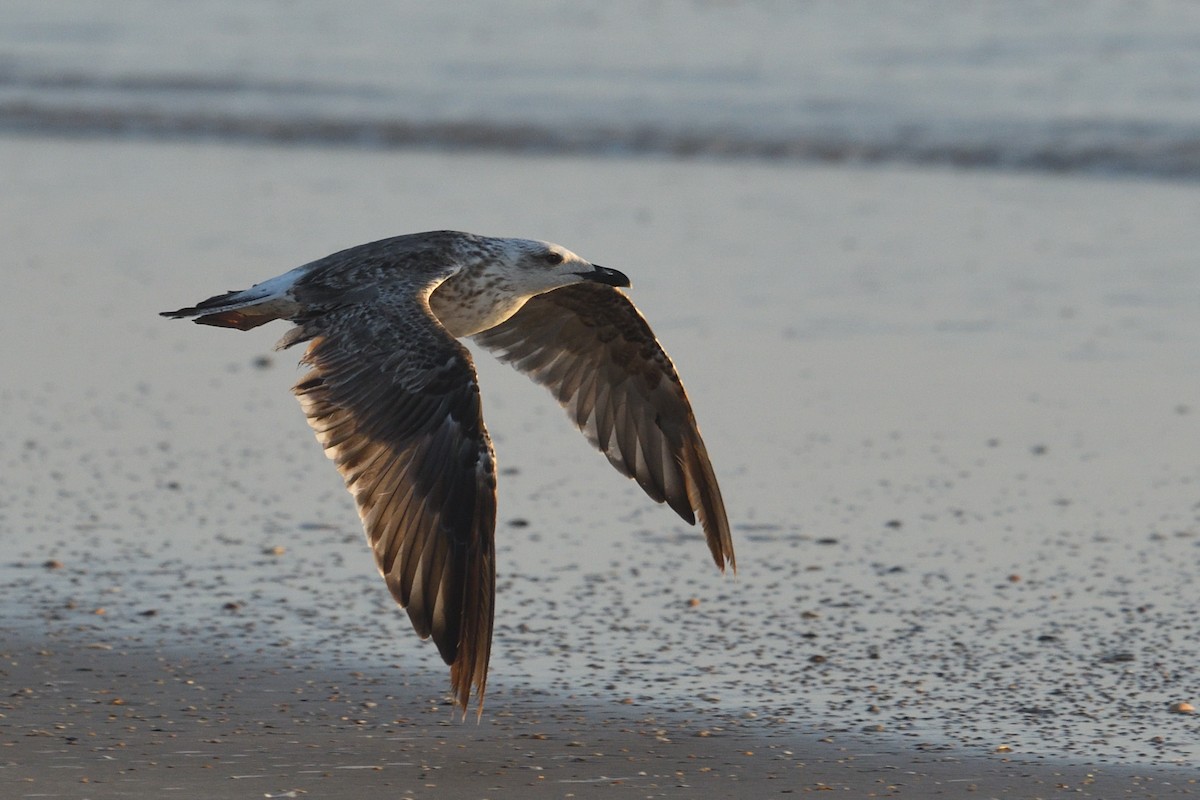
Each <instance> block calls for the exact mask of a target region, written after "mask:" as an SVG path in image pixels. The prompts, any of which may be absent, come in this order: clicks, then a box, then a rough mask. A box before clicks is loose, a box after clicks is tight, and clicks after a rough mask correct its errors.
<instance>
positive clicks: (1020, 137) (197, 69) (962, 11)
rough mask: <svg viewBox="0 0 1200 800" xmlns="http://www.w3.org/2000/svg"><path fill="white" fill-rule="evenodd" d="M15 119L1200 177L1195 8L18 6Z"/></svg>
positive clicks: (4, 62) (317, 138)
mask: <svg viewBox="0 0 1200 800" xmlns="http://www.w3.org/2000/svg"><path fill="white" fill-rule="evenodd" d="M2 14H3V24H2V25H0V130H8V131H14V130H19V131H24V132H45V133H56V134H76V135H89V136H106V135H112V134H126V135H138V136H151V137H170V138H200V137H203V138H221V139H234V140H266V141H271V142H278V143H287V142H324V143H335V144H338V145H342V146H353V147H366V148H377V147H397V146H422V147H441V148H471V149H480V150H517V151H526V152H564V151H565V152H576V153H624V154H630V153H635V154H647V155H711V156H728V155H748V156H754V157H758V158H762V159H769V160H779V159H784V160H786V159H816V160H822V161H898V162H922V163H935V164H954V165H969V166H991V167H997V168H1005V169H1007V168H1024V169H1038V170H1052V171H1062V170H1089V171H1107V172H1123V173H1134V174H1144V175H1161V176H1171V177H1195V176H1197V174H1200V81H1197V80H1196V76H1197V75H1198V74H1200V6H1198V5H1197V4H1195V3H1191V2H1171V1H1170V0H1162V1H1161V2H1145V1H1142V2H1139V1H1137V0H1086V1H1083V0H1077V1H1075V2H1059V3H1044V2H1032V1H1023V0H1018V1H1016V2H1004V3H954V2H944V1H939V0H912V2H887V3H877V2H790V1H789V0H741V1H737V0H728V1H724V2H722V1H721V0H606V1H605V2H598V1H597V0H583V1H581V2H571V3H552V4H547V3H541V2H533V1H531V0H507V1H506V2H486V1H484V0H467V1H465V2H456V3H421V2H391V1H390V0H347V1H346V2H341V3H338V4H336V5H334V4H330V3H326V2H320V0H255V1H254V2H234V1H232V0H225V1H224V2H222V1H221V0H208V1H206V2H199V3H183V2H159V1H158V0H128V1H127V2H121V3H106V2H99V1H98V0H58V1H57V2H54V3H46V2H40V0H8V1H7V2H6V3H5V4H4V10H3V12H2Z"/></svg>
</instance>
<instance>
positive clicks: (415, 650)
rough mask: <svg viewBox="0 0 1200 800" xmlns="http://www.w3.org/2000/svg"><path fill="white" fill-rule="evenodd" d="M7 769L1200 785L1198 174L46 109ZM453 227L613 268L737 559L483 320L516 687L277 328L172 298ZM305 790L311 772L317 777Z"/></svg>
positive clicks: (11, 303)
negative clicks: (59, 126) (727, 560)
mask: <svg viewBox="0 0 1200 800" xmlns="http://www.w3.org/2000/svg"><path fill="white" fill-rule="evenodd" d="M0 156H2V158H3V162H4V165H5V167H4V171H5V175H6V183H7V185H8V186H9V189H10V190H9V191H7V192H5V193H3V196H0V219H2V220H3V223H2V224H3V232H4V238H5V241H6V243H7V252H8V255H7V256H6V259H5V263H6V267H5V270H4V279H5V283H6V291H4V292H3V293H0V319H2V320H3V323H0V324H2V325H3V330H4V332H5V333H6V341H7V342H8V348H7V355H6V357H5V376H6V378H5V381H4V383H3V385H2V386H0V401H2V402H3V406H4V408H5V412H6V413H5V415H4V422H3V425H4V429H3V430H4V434H5V435H4V436H3V437H2V443H0V472H2V474H3V475H4V476H5V480H4V481H3V483H2V484H0V544H2V546H3V551H4V554H5V555H4V558H3V559H2V563H0V595H2V596H3V598H4V605H5V623H4V626H3V631H2V634H3V638H2V639H0V654H2V655H3V663H2V664H0V667H2V670H3V672H2V674H3V676H4V686H5V692H4V694H5V695H6V697H5V699H4V700H3V702H2V708H0V713H3V715H4V716H3V718H2V720H0V721H2V722H3V725H2V727H0V731H2V732H0V744H2V745H3V749H2V750H0V780H2V781H3V782H4V783H5V785H6V786H9V787H17V793H16V794H13V795H12V796H14V797H94V798H101V797H145V796H150V795H152V794H165V793H168V792H180V793H187V794H202V795H204V796H209V797H263V796H275V797H279V796H300V795H301V794H303V793H307V794H308V795H310V796H318V797H343V796H347V797H348V796H352V795H354V796H360V795H362V794H363V793H367V794H368V795H372V794H373V793H382V792H387V793H388V794H389V795H394V796H413V797H426V796H445V797H480V798H483V797H515V796H521V795H532V796H538V797H542V796H545V797H591V796H599V795H607V794H612V793H619V794H621V795H622V796H639V797H659V796H677V797H692V796H697V795H698V794H699V793H700V792H708V793H713V794H717V795H721V796H743V797H760V796H773V795H775V794H785V793H803V792H809V791H819V790H824V789H833V790H845V791H850V792H852V793H853V796H908V797H927V796H968V794H969V796H973V797H989V796H996V797H1035V796H1052V795H1058V794H1066V793H1068V792H1069V793H1072V794H1077V795H1081V796H1091V797H1118V796H1120V797H1125V796H1128V797H1169V796H1181V795H1188V794H1195V793H1197V792H1200V787H1198V786H1197V784H1196V777H1197V776H1196V772H1195V770H1194V765H1195V761H1196V757H1197V754H1198V753H1200V746H1198V744H1197V742H1200V738H1198V736H1197V734H1198V732H1200V729H1198V727H1197V726H1198V723H1197V718H1196V716H1195V715H1190V714H1179V713H1172V711H1171V707H1172V704H1174V703H1179V702H1188V703H1192V704H1196V703H1197V701H1198V700H1200V694H1198V692H1197V685H1196V682H1195V677H1194V668H1193V667H1194V665H1195V664H1196V663H1197V661H1198V658H1200V653H1197V648H1198V645H1197V641H1198V638H1197V636H1196V633H1197V630H1196V620H1195V615H1194V596H1195V593H1194V573H1195V570H1196V565H1197V561H1198V558H1200V551H1198V550H1197V541H1198V539H1197V535H1198V530H1197V486H1198V485H1200V467H1198V466H1197V461H1196V458H1195V454H1196V452H1197V451H1198V449H1200V448H1198V447H1197V445H1198V444H1200V427H1198V426H1200V423H1198V419H1200V417H1198V416H1197V413H1196V403H1197V400H1196V384H1195V375H1196V374H1197V367H1198V366H1200V347H1198V346H1197V344H1196V342H1198V341H1200V316H1198V315H1196V314H1195V313H1194V308H1195V304H1196V301H1197V299H1198V298H1200V271H1197V270H1196V269H1195V267H1194V254H1195V253H1196V252H1200V233H1198V232H1197V228H1196V226H1195V225H1194V220H1195V219H1196V218H1197V216H1198V214H1200V193H1198V192H1197V191H1196V190H1195V188H1194V187H1192V186H1190V185H1178V184H1170V183H1161V182H1153V181H1144V180H1142V181H1139V180H1126V179H1112V178H1087V177H1079V178H1064V177H1055V178H1049V177H1046V176H1039V175H1020V174H1009V175H1001V174H992V173H983V172H978V173H956V172H951V171H944V170H920V169H911V168H886V169H885V168H874V169H867V168H849V167H839V168H826V167H813V166H803V165H771V164H762V163H756V162H725V163H720V162H703V161H651V160H645V159H637V158H630V159H622V158H615V157H614V158H601V159H587V158H565V157H514V156H488V155H482V154H479V155H471V154H463V153H456V154H433V153H420V152H380V151H343V150H337V149H323V148H304V147H295V148H265V147H256V146H245V145H232V144H226V145H221V144H186V143H176V144H166V143H154V142H146V141H137V140H129V141H120V142H111V141H101V140H87V139H46V138H32V137H28V138H21V137H8V138H4V139H0ZM442 227H455V228H462V229H467V230H475V231H478V232H482V233H492V234H498V235H524V236H535V237H538V238H545V239H551V240H557V241H560V242H562V243H564V244H565V245H567V246H568V247H570V248H572V249H573V250H575V251H577V252H579V253H580V254H582V255H584V257H586V258H590V259H593V260H595V261H596V262H597V263H602V264H606V265H610V266H613V267H617V268H620V269H621V270H623V271H625V272H626V273H628V274H629V275H630V276H631V278H632V279H633V289H632V290H631V292H632V294H633V296H634V297H635V299H636V301H637V303H638V304H639V306H640V307H641V308H642V309H643V311H644V312H645V313H646V315H647V317H648V318H649V319H650V320H651V322H652V323H653V324H654V326H655V328H656V330H657V332H658V334H659V336H660V337H661V338H662V340H663V341H664V342H665V344H666V346H667V348H668V350H669V351H670V352H671V354H672V355H673V357H674V358H675V360H676V363H677V364H678V366H679V369H680V371H681V373H682V374H683V376H684V379H685V381H686V382H687V384H688V387H689V389H690V391H691V393H692V396H693V400H694V403H695V406H696V411H697V414H698V416H699V419H700V423H701V427H702V429H703V430H704V432H705V437H706V440H707V441H708V444H709V449H710V451H711V454H712V456H713V459H714V463H715V464H716V465H717V468H718V471H719V474H720V475H721V479H722V485H723V488H724V490H725V494H726V499H727V502H728V504H729V508H730V516H731V519H732V520H733V522H734V530H735V536H736V540H737V547H738V564H739V572H738V574H737V576H736V577H731V576H727V577H724V578H722V577H721V576H720V575H719V574H717V573H716V571H715V569H713V567H712V564H711V562H710V561H709V559H708V556H707V553H706V552H705V548H704V545H703V542H702V540H701V539H700V537H699V535H698V534H697V533H696V531H694V530H693V529H690V528H688V527H687V526H685V525H683V524H681V523H679V522H678V520H676V519H675V518H674V517H673V516H672V515H671V514H670V513H669V512H668V511H667V510H666V509H663V508H661V507H656V506H654V505H653V504H652V503H649V502H648V501H646V500H645V499H644V498H643V497H642V496H641V495H640V494H639V492H638V491H637V488H636V486H633V485H630V483H629V482H627V481H625V480H623V479H621V478H620V477H619V476H617V475H615V474H612V473H611V470H610V468H609V467H608V465H607V464H605V463H604V462H603V459H602V458H600V457H598V456H595V454H593V453H591V452H590V451H589V448H588V447H587V445H586V443H585V442H584V441H583V440H582V439H580V437H579V436H578V434H577V433H576V432H575V431H573V430H572V429H571V428H570V426H569V425H568V424H567V422H566V421H565V419H564V418H563V416H562V413H561V411H559V409H558V408H557V407H556V406H555V405H554V403H553V402H552V401H551V400H550V398H548V397H546V396H543V392H542V390H540V389H539V388H538V387H536V386H533V385H532V384H529V383H528V382H527V381H526V380H525V379H524V378H523V377H522V376H520V375H518V374H516V373H515V372H513V371H511V370H509V369H508V368H507V367H504V366H503V365H499V364H497V363H495V362H493V361H491V360H490V359H489V358H488V357H487V356H486V355H482V356H480V358H479V359H478V361H479V372H480V380H481V384H482V386H483V387H484V402H485V410H486V415H487V419H488V423H489V426H490V427H491V430H492V433H493V436H494V437H495V439H496V447H497V452H498V458H499V462H500V467H501V470H502V484H501V493H500V520H501V523H500V527H499V530H498V532H497V539H498V558H499V564H498V571H499V575H500V588H499V597H498V604H499V605H498V611H497V633H496V643H495V651H494V655H493V662H492V672H491V680H490V683H489V694H488V701H487V707H486V710H485V713H484V715H483V718H482V720H481V721H480V722H479V723H478V724H476V723H475V722H474V721H473V720H469V721H467V722H465V723H464V722H460V721H458V720H457V718H456V717H454V716H453V715H452V713H451V711H450V709H449V707H448V705H447V704H446V702H445V698H444V692H445V690H446V684H447V680H446V671H445V668H444V666H443V665H442V664H441V662H440V660H439V659H438V658H437V657H436V653H435V652H434V649H433V648H432V646H430V645H428V644H427V643H421V642H420V641H418V640H417V638H416V637H415V636H414V635H413V634H412V631H411V629H410V628H409V626H408V623H407V620H406V619H405V618H404V615H403V613H402V612H400V611H398V610H396V609H395V608H394V606H393V604H392V602H391V600H390V598H389V597H388V596H387V592H386V591H385V590H384V587H383V586H382V584H381V582H380V581H379V579H378V577H377V575H376V574H375V571H374V568H373V565H372V564H371V562H370V554H369V552H368V551H367V548H366V547H365V546H364V544H363V542H362V534H361V531H360V529H359V527H358V521H357V517H356V515H355V513H354V511H353V508H352V504H351V501H350V498H349V496H348V495H346V493H345V491H344V490H343V488H342V486H341V483H340V479H339V478H338V476H337V475H336V473H335V471H334V470H333V469H332V468H331V467H330V465H329V464H328V463H327V462H326V460H325V458H324V457H323V455H322V454H321V452H320V449H319V448H318V447H317V445H316V444H315V442H314V441H313V439H312V436H311V434H310V433H309V431H308V429H307V427H306V426H305V424H304V421H303V419H302V415H301V414H300V412H299V410H298V408H296V405H295V401H294V400H293V398H292V397H291V396H290V395H289V392H288V391H287V390H288V387H289V386H290V384H291V383H292V382H293V381H294V380H295V378H296V376H297V374H298V372H297V370H296V369H295V366H294V365H295V358H294V356H293V354H292V353H282V354H280V353H274V352H272V350H271V347H272V344H273V342H274V341H275V339H276V338H277V337H278V336H279V335H280V334H281V333H282V331H283V329H284V328H283V326H279V327H278V328H275V327H271V328H267V329H262V330H256V331H253V332H250V333H245V334H239V333H236V332H232V331H222V330H212V329H202V328H198V327H195V326H192V325H188V324H184V323H171V322H169V321H166V320H162V319H160V318H159V317H158V316H157V312H158V311H161V310H164V309H170V308H175V307H178V306H179V305H182V304H185V303H189V302H193V301H195V300H197V299H201V298H203V297H206V296H208V295H209V294H212V293H213V292H216V291H221V290H224V289H232V288H241V287H244V286H247V285H249V284H250V283H253V282H255V281H258V280H261V279H263V278H265V277H269V276H271V275H274V274H277V273H279V272H282V271H284V270H286V269H289V268H291V267H292V266H295V265H298V264H300V263H304V262H305V261H308V260H311V259H313V258H316V257H319V256H321V255H324V254H326V253H328V252H332V251H333V250H336V249H339V248H341V247H344V246H347V245H350V244H355V243H358V242H363V241H368V240H371V239H376V238H381V237H383V236H387V235H391V234H395V233H399V232H404V231H416V230H423V229H433V228H442ZM289 793H291V794H289Z"/></svg>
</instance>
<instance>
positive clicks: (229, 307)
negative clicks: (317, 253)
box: [162, 269, 303, 331]
mask: <svg viewBox="0 0 1200 800" xmlns="http://www.w3.org/2000/svg"><path fill="white" fill-rule="evenodd" d="M302 274H303V273H302V272H301V271H300V269H295V270H292V271H291V272H287V273H284V274H283V275H279V276H278V277H275V278H271V279H270V280H266V281H263V282H262V283H258V284H255V285H254V286H251V287H250V288H249V289H242V290H241V291H237V292H226V293H225V294H219V295H216V296H215V297H210V298H208V299H207V300H205V301H203V302H201V303H197V304H196V305H194V306H189V307H187V308H181V309H178V310H176V311H163V312H162V316H164V317H171V318H172V319H182V318H184V317H195V319H193V320H192V321H193V322H195V323H197V324H199V325H215V326H217V327H218V328H237V329H238V330H240V331H248V330H250V329H251V328H257V327H258V326H259V325H265V324H266V323H268V322H271V321H272V320H277V319H289V318H291V317H292V316H293V315H295V314H296V312H298V311H299V310H300V305H299V303H297V302H296V299H295V298H294V297H293V296H292V291H291V290H292V287H293V286H294V285H295V283H296V280H297V279H298V278H300V277H301V275H302Z"/></svg>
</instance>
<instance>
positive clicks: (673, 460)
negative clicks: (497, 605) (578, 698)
mask: <svg viewBox="0 0 1200 800" xmlns="http://www.w3.org/2000/svg"><path fill="white" fill-rule="evenodd" d="M628 285H629V283H628V279H626V278H625V276H624V275H622V274H621V273H619V272H616V271H615V270H609V269H606V268H604V267H597V266H595V265H593V264H590V263H588V262H586V261H584V260H583V259H581V258H579V257H578V256H576V255H575V254H574V253H571V252H570V251H568V250H565V249H564V248H562V247H559V246H558V245H553V244H549V243H547V242H537V241H532V240H524V239H499V238H491V237H482V236H476V235H473V234H468V233H461V232H456V231H432V232H428V233H418V234H410V235H407V236H398V237H394V238H391V239H384V240H382V241H378V242H372V243H370V244H364V245H360V246H358V247H352V248H350V249H348V250H343V251H341V252H338V253H334V254H333V255H330V256H327V257H325V258H323V259H320V260H318V261H314V262H312V263H310V264H306V265H304V266H302V267H298V268H296V269H294V270H292V271H290V272H287V273H285V274H283V275H280V276H278V277H276V278H272V279H270V280H267V281H264V282H263V283H261V284H256V285H255V286H253V287H251V288H250V289H247V290H244V291H240V292H229V293H226V294H223V295H218V296H216V297H212V298H210V299H208V300H205V301H204V302H202V303H199V304H198V305H196V306H194V307H189V308H182V309H179V310H178V311H172V312H165V313H164V316H169V317H176V318H178V317H194V318H195V321H196V322H198V323H202V324H207V325H216V326H220V327H232V328H238V329H241V330H246V329H249V328H253V327H257V326H258V325H261V324H264V323H266V322H270V321H271V320H274V319H289V320H291V321H292V322H294V323H295V324H296V327H294V328H292V329H291V330H290V331H288V332H287V333H286V334H285V335H284V337H283V338H282V339H281V340H280V342H279V347H290V346H292V345H294V344H298V343H301V342H308V343H309V344H308V349H307V350H306V352H305V354H304V356H303V358H302V362H303V363H305V364H307V365H308V366H310V367H311V368H312V369H311V371H309V372H308V374H307V375H305V376H304V377H303V378H301V380H300V381H299V382H298V383H297V384H296V385H295V387H293V392H294V393H295V394H296V396H297V398H298V399H299V400H300V404H301V407H302V408H303V410H304V413H305V415H306V417H307V418H308V421H309V424H310V425H311V426H312V428H313V430H314V432H315V433H316V436H317V439H318V441H320V442H321V444H322V446H323V447H324V448H325V452H326V455H328V456H329V457H330V458H331V459H333V461H334V462H335V463H336V464H337V467H338V470H339V471H340V472H341V474H342V477H343V478H344V480H345V482H346V486H347V488H348V489H349V490H350V491H351V493H352V494H353V495H354V499H355V502H356V504H357V506H358V510H359V515H360V517H361V518H362V522H363V526H364V529H365V531H366V534H367V538H368V541H369V542H370V544H371V546H372V548H373V550H374V552H375V558H376V563H377V564H378V566H379V570H380V572H381V573H382V575H383V576H384V579H385V581H386V582H387V585H388V588H389V589H390V590H391V592H392V595H393V596H394V597H395V599H396V601H397V602H398V603H399V604H400V605H401V606H403V607H404V608H405V609H406V610H407V611H408V615H409V618H410V619H411V620H412V624H413V627H414V628H415V629H416V631H417V633H418V634H420V635H421V637H422V638H424V637H432V638H433V640H434V642H435V643H436V644H437V647H438V650H439V652H440V653H441V655H442V658H443V659H444V660H445V661H446V663H447V664H449V665H450V668H451V688H452V692H453V695H454V698H455V702H456V703H457V704H458V705H459V706H461V707H462V708H463V709H464V710H465V709H466V707H467V705H468V703H469V701H470V696H471V694H472V692H474V693H475V694H476V696H477V697H478V699H479V702H480V709H481V710H482V702H483V695H484V691H485V688H486V683H487V671H488V658H489V654H490V651H491V638H492V621H493V608H494V596H495V569H496V567H495V547H494V531H495V521H496V519H495V518H496V468H495V457H494V454H493V451H492V444H491V439H490V437H489V436H488V433H487V428H486V427H485V426H484V423H483V417H482V413H481V407H480V400H479V387H478V385H477V382H476V376H475V369H474V364H473V362H472V360H471V356H470V354H469V352H468V351H467V350H466V348H464V347H463V346H462V345H461V344H460V343H459V342H458V341H456V339H457V338H461V337H464V336H472V337H473V338H474V339H475V341H476V342H478V343H479V344H481V345H482V346H484V347H486V348H488V349H489V350H492V351H493V352H494V353H495V354H496V355H497V356H498V357H499V358H501V359H503V360H505V361H508V362H509V363H511V364H512V365H513V366H514V367H516V368H517V369H518V370H521V371H523V372H525V373H527V374H528V375H529V376H530V377H531V378H532V379H533V380H535V381H537V382H538V383H541V384H542V385H544V386H546V387H547V388H548V389H550V391H551V392H552V393H553V394H554V395H555V396H556V397H557V398H558V400H559V402H561V403H562V404H563V406H564V407H565V408H566V409H567V411H568V413H569V414H570V416H571V418H572V419H573V420H574V421H575V423H576V424H577V425H578V426H579V428H580V429H581V430H582V431H583V433H584V434H585V435H586V436H587V438H588V440H589V441H591V442H592V444H593V445H595V446H596V447H597V448H599V449H600V450H601V451H602V452H603V453H604V454H605V455H606V456H607V457H608V459H609V461H610V462H611V463H612V464H613V466H614V467H616V468H617V470H619V471H620V472H621V473H622V474H624V475H627V476H629V477H632V478H634V479H635V480H637V482H638V484H639V485H640V486H641V487H642V488H643V490H645V492H646V494H647V495H648V496H650V497H651V498H652V499H653V500H655V501H657V502H660V503H661V502H665V503H667V504H668V505H670V507H671V508H672V509H674V510H675V511H676V512H677V513H678V514H679V515H680V516H681V517H682V518H683V519H685V520H686V521H687V522H688V523H695V521H696V519H697V517H698V518H699V521H700V524H701V527H702V528H703V530H704V533H705V537H706V539H707V541H708V546H709V549H710V551H711V553H712V556H713V560H714V561H715V562H716V564H717V566H718V567H720V568H721V569H722V570H724V568H725V566H726V565H729V566H731V567H732V566H734V565H735V562H734V554H733V543H732V540H731V538H730V532H729V522H728V520H727V519H726V515H725V508H724V505H723V502H722V500H721V492H720V489H719V488H718V485H717V479H716V476H715V475H714V473H713V470H712V466H711V464H710V463H709V459H708V454H707V452H706V450H705V447H704V442H703V440H702V439H701V438H700V433H699V430H698V429H697V427H696V421H695V417H694V416H693V414H692V409H691V405H690V403H689V402H688V399H687V394H686V393H685V391H684V389H683V384H682V383H681V382H680V380H679V376H678V374H677V373H676V371H675V367H674V365H673V364H672V363H671V360H670V359H669V358H668V357H667V354H666V353H665V352H664V351H663V349H662V347H661V346H660V345H659V343H658V341H657V339H656V338H655V337H654V334H653V332H652V331H651V330H650V327H649V325H648V324H647V323H646V321H645V320H644V319H643V318H642V316H641V314H639V313H638V311H637V309H636V308H634V306H633V304H632V303H631V302H630V301H629V299H628V298H627V297H626V296H625V295H624V294H623V293H622V292H620V291H619V290H618V289H617V288H616V287H618V286H628Z"/></svg>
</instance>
